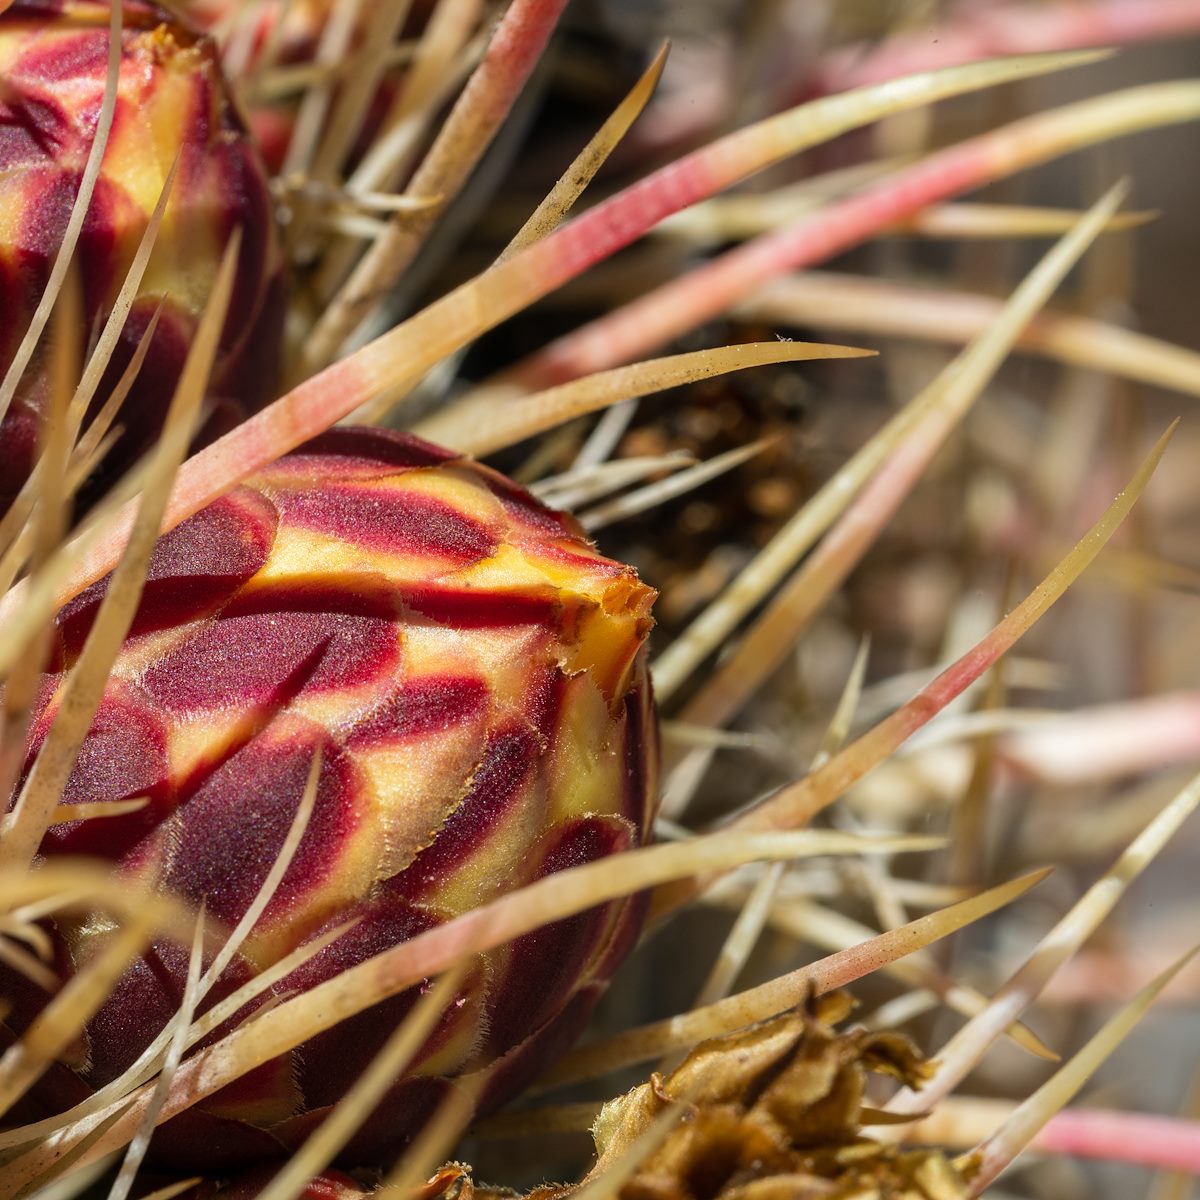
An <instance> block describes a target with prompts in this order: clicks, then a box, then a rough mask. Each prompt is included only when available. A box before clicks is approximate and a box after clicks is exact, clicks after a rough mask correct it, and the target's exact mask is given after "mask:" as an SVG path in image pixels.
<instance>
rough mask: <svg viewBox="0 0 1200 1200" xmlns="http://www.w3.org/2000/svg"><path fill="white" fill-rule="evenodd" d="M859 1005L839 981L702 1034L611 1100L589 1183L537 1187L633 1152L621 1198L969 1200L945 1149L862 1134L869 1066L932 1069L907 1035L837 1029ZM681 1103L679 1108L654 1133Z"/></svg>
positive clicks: (594, 1178)
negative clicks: (657, 1131) (733, 1027)
mask: <svg viewBox="0 0 1200 1200" xmlns="http://www.w3.org/2000/svg"><path fill="white" fill-rule="evenodd" d="M851 1008H852V1001H851V1000H850V999H849V998H848V997H847V996H846V994H845V993H832V994H830V995H827V996H823V997H820V998H819V999H810V1000H809V1001H807V1002H806V1003H805V1004H803V1005H801V1006H799V1007H798V1008H797V1009H795V1010H793V1011H791V1012H787V1013H782V1014H780V1015H779V1016H776V1017H772V1018H771V1019H769V1020H767V1021H764V1022H762V1023H761V1024H759V1025H755V1026H753V1027H751V1028H749V1029H746V1030H742V1031H739V1032H737V1033H733V1034H729V1035H727V1036H724V1037H719V1038H713V1039H712V1040H711V1041H707V1042H704V1043H702V1044H701V1045H700V1046H697V1047H696V1049H695V1050H693V1051H692V1052H691V1054H689V1055H688V1057H687V1059H685V1060H684V1062H683V1063H682V1064H681V1065H680V1066H679V1067H678V1068H677V1069H676V1070H674V1071H672V1072H671V1073H670V1074H669V1075H667V1076H665V1077H664V1076H662V1075H659V1074H658V1073H655V1074H654V1075H652V1076H651V1078H650V1081H649V1082H648V1083H644V1084H641V1085H640V1086H639V1087H636V1088H634V1089H633V1090H632V1091H631V1092H628V1093H626V1094H625V1095H624V1096H621V1097H618V1098H617V1099H615V1100H611V1101H609V1103H608V1104H606V1105H605V1106H604V1108H603V1109H602V1110H601V1113H600V1116H599V1118H598V1119H597V1121H596V1124H595V1125H594V1126H593V1129H592V1133H593V1136H594V1138H595V1141H596V1149H597V1152H598V1154H599V1160H598V1162H597V1163H596V1165H595V1167H594V1168H593V1170H592V1172H591V1173H590V1174H589V1175H588V1176H587V1178H586V1179H585V1180H584V1181H583V1182H582V1183H581V1184H580V1185H578V1186H573V1187H564V1188H541V1189H537V1190H536V1191H534V1192H532V1193H531V1194H530V1196H529V1198H528V1200H565V1198H566V1197H569V1196H573V1195H579V1196H580V1197H581V1198H582V1197H583V1196H584V1195H587V1194H589V1190H590V1188H592V1187H595V1188H597V1189H599V1188H601V1187H603V1185H604V1182H605V1179H606V1176H607V1175H608V1173H609V1172H610V1171H616V1170H621V1169H626V1170H627V1169H628V1165H629V1162H630V1160H631V1159H637V1158H638V1157H640V1158H641V1161H640V1163H639V1164H638V1165H637V1166H636V1167H634V1169H633V1171H632V1174H630V1175H629V1177H628V1178H627V1179H626V1180H625V1182H624V1183H623V1184H622V1185H621V1186H620V1188H619V1190H618V1191H617V1192H616V1193H615V1194H616V1195H618V1196H620V1198H621V1200H784V1198H789V1200H790V1198H793V1197H809V1196H812V1197H824V1196H850V1195H855V1196H857V1195H860V1194H861V1195H874V1196H887V1197H894V1198H895V1200H965V1198H966V1197H967V1196H968V1195H969V1191H968V1187H967V1184H966V1182H965V1181H964V1180H963V1178H962V1177H961V1176H960V1174H959V1173H958V1171H957V1170H956V1168H955V1167H954V1166H953V1165H952V1164H951V1163H950V1162H949V1161H948V1160H947V1159H946V1158H945V1157H944V1156H943V1155H942V1154H941V1153H940V1152H938V1151H936V1150H923V1149H922V1150H911V1149H901V1148H899V1147H896V1146H892V1145H887V1144H884V1143H881V1142H877V1141H874V1140H873V1139H872V1138H870V1137H869V1136H867V1135H866V1134H864V1132H863V1126H864V1124H869V1122H870V1120H871V1119H872V1117H873V1113H872V1112H871V1111H870V1110H869V1109H868V1107H867V1104H866V1092H867V1083H868V1079H869V1077H870V1076H872V1075H888V1076H891V1077H893V1078H895V1079H899V1080H901V1081H902V1082H905V1083H908V1084H911V1085H913V1086H917V1085H919V1084H920V1082H921V1080H922V1079H923V1078H924V1077H925V1074H926V1068H925V1065H924V1063H923V1061H922V1059H921V1057H920V1055H919V1053H918V1051H917V1049H916V1047H915V1046H913V1045H912V1043H911V1042H909V1041H908V1039H907V1038H905V1037H903V1036H902V1035H900V1034H896V1033H888V1032H884V1033H875V1032H871V1031H868V1030H865V1029H857V1030H850V1031H847V1032H841V1033H839V1032H837V1031H836V1030H835V1029H834V1028H833V1026H834V1025H835V1024H837V1023H838V1022H840V1021H842V1020H843V1019H844V1018H845V1017H846V1016H847V1014H848V1013H849V1012H850V1009H851ZM673 1108H678V1109H679V1119H678V1120H676V1121H674V1122H673V1123H672V1124H670V1125H669V1127H668V1129H667V1130H666V1132H665V1134H664V1135H662V1136H661V1137H659V1138H658V1139H653V1133H652V1130H653V1127H654V1125H655V1123H656V1122H658V1121H662V1120H664V1118H665V1120H666V1121H668V1122H670V1113H671V1111H672V1109H673ZM648 1135H649V1137H650V1139H651V1140H652V1141H653V1143H654V1144H653V1148H652V1149H650V1150H649V1153H646V1149H647V1145H646V1143H647V1138H648ZM489 1194H490V1193H488V1192H486V1191H483V1192H481V1191H480V1189H475V1195H476V1196H479V1195H489Z"/></svg>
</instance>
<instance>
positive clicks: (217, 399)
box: [0, 0, 283, 511]
mask: <svg viewBox="0 0 1200 1200" xmlns="http://www.w3.org/2000/svg"><path fill="white" fill-rule="evenodd" d="M110 11H111V5H110V4H108V3H101V2H100V0H16V2H15V3H13V4H11V5H9V6H7V7H6V8H5V9H4V11H3V12H2V13H0V74H2V76H3V89H2V90H0V163H2V164H3V170H2V171H0V311H2V312H3V313H4V321H3V324H2V326H0V374H2V373H3V372H4V371H5V370H7V369H8V366H9V364H10V363H11V362H12V360H13V356H14V354H15V353H16V350H17V347H18V345H19V344H20V342H21V339H22V337H23V336H24V334H25V331H26V329H27V328H28V326H29V323H30V318H31V317H32V315H33V312H34V309H35V308H36V306H37V303H38V301H39V299H40V297H41V295H42V292H43V290H44V288H45V286H46V282H47V279H48V277H49V273H50V269H51V265H52V264H53V262H54V259H55V257H56V255H57V253H58V250H59V246H60V245H61V243H62V240H63V234H64V231H65V229H66V226H67V222H68V219H69V216H70V213H71V208H72V205H73V203H74V201H75V197H76V195H77V193H78V191H79V187H80V183H81V181H82V178H83V172H84V167H85V164H86V162H87V159H88V154H89V152H90V150H91V147H92V143H93V141H94V140H95V136H96V128H97V122H98V120H99V116H100V110H101V105H102V101H103V97H104V91H105V78H106V73H107V59H108V45H109V34H108V29H109V13H110ZM122 22H123V24H122V33H121V60H120V75H119V82H118V86H117V94H116V107H115V111H114V115H113V122H112V129H111V132H110V134H109V137H108V142H107V146H106V148H105V153H104V158H103V161H102V165H101V169H100V174H99V177H98V179H97V180H96V185H95V190H94V192H93V194H92V197H91V203H90V206H89V208H88V211H87V216H86V218H85V220H84V224H83V229H82V234H81V236H80V239H79V243H78V245H77V247H76V250H75V254H74V259H73V261H74V263H75V264H76V266H77V267H78V271H79V276H80V279H81V283H82V291H83V317H84V320H83V322H82V324H81V328H80V332H79V338H80V341H79V346H78V350H79V351H80V352H81V353H82V352H84V351H85V350H86V349H87V347H88V346H89V345H90V342H91V339H92V338H93V336H94V333H95V330H96V329H97V328H98V326H99V323H100V322H102V321H103V320H104V319H105V318H106V317H107V316H108V314H109V312H110V311H111V309H112V306H113V302H114V300H115V299H116V296H117V293H118V291H119V289H120V287H121V285H122V283H123V282H124V280H125V276H126V273H127V271H128V269H129V266H130V264H131V262H132V261H133V257H134V254H135V252H136V250H137V247H138V243H139V241H140V239H141V237H142V235H143V233H144V232H145V229H146V226H147V224H148V222H149V220H150V216H151V214H152V212H153V211H154V208H155V205H156V204H157V202H158V199H159V195H160V193H161V191H162V188H163V185H164V183H165V181H166V179H167V176H168V173H169V171H170V169H171V165H172V163H173V162H174V161H175V160H176V157H178V159H179V168H178V174H177V176H176V179H175V184H174V187H173V189H172V192H171V197H170V201H169V203H168V206H167V209H166V213H165V216H164V219H163V223H162V226H161V228H160V229H159V232H158V237H157V240H156V242H155V247H154V252H153V254H152V256H151V259H150V262H149V265H148V267H147V269H146V272H145V275H144V276H143V278H142V282H141V286H140V288H139V290H138V294H137V296H136V298H135V300H134V304H133V308H132V311H131V312H130V314H129V316H128V318H127V319H126V321H125V323H124V329H123V332H122V335H121V340H120V342H119V344H118V346H117V348H116V350H115V352H114V354H113V357H112V360H111V362H110V365H109V368H108V370H107V372H106V374H105V378H104V380H103V382H102V383H101V386H100V389H99V393H98V395H97V396H96V398H95V401H94V403H93V410H95V409H97V408H98V407H99V405H100V404H101V403H103V401H104V399H105V398H106V397H107V395H108V394H110V393H111V391H112V389H113V387H114V386H115V385H116V382H117V380H118V379H119V378H120V376H121V372H122V371H123V370H124V369H125V367H126V366H127V365H128V363H129V361H130V359H131V358H132V356H133V352H134V349H135V347H136V346H137V344H138V341H139V340H140V339H141V337H142V335H143V334H144V332H145V331H146V327H147V325H148V323H149V321H150V319H151V317H152V314H153V313H154V311H155V309H156V308H157V307H158V305H159V303H160V301H162V302H163V304H164V308H163V312H162V316H161V318H160V321H159V325H158V328H157V330H156V332H155V335H154V338H153V340H152V343H151V345H150V348H149V352H148V354H147V357H146V361H145V362H144V363H143V365H142V368H141V371H140V373H139V375H138V378H137V380H136V381H135V383H134V385H133V388H132V390H131V392H130V394H129V395H128V397H127V398H126V401H125V403H124V405H123V408H122V411H121V414H120V415H119V417H118V419H117V420H118V424H119V425H120V426H121V427H122V429H123V430H124V433H123V436H122V437H121V439H120V441H119V442H118V443H117V445H116V446H115V447H114V448H113V449H112V450H111V451H110V453H109V455H108V458H107V460H106V462H105V464H104V467H103V469H102V472H101V475H100V478H99V479H97V481H96V487H97V488H100V487H103V486H105V485H106V484H108V483H111V482H112V480H113V479H114V478H116V477H117V476H118V475H119V474H120V473H121V472H122V471H124V470H125V469H126V468H127V467H129V465H130V464H131V463H132V462H133V460H134V459H135V458H136V456H137V455H138V454H140V453H141V452H142V451H144V450H145V449H146V448H147V447H148V446H150V445H151V444H152V443H153V441H154V439H155V437H156V436H157V434H158V432H159V430H160V429H161V427H162V421H163V418H164V415H165V407H166V403H167V401H168V400H169V399H170V396H171V394H172V391H173V389H174V385H175V381H176V379H177V378H178V375H179V372H180V370H181V368H182V365H183V360H184V357H185V355H186V353H187V348H188V345H189V343H190V340H191V336H192V333H193V331H194V328H195V325H196V322H197V321H198V319H199V314H200V311H201V309H202V307H203V305H204V302H205V301H206V299H207V298H208V294H209V291H210V288H211V285H212V281H213V278H214V276H215V274H216V270H217V267H218V265H219V262H220V258H221V253H222V251H223V249H224V246H225V243H226V242H227V241H228V239H229V237H230V235H231V234H232V232H233V231H234V229H240V230H241V236H242V242H241V249H240V260H239V264H238V278H237V285H236V287H235V289H234V299H233V302H232V304H231V307H230V311H229V314H228V318H227V320H226V323H225V329H224V334H223V338H222V343H221V348H220V353H219V356H218V359H217V363H216V366H215V370H214V375H213V381H212V396H211V397H210V415H209V417H208V423H207V425H206V427H205V429H204V430H203V431H202V435H201V436H202V438H203V439H204V440H208V439H210V438H212V437H215V436H216V435H218V434H220V433H222V432H224V431H225V429H227V428H229V427H230V426H231V425H232V424H233V423H235V422H236V421H237V420H238V419H240V418H241V417H242V416H243V415H245V414H246V412H247V411H249V410H251V409H253V408H256V407H258V406H259V405H260V404H261V403H263V402H264V401H265V400H266V399H269V398H270V391H271V389H272V387H273V385H274V376H275V371H276V365H277V364H276V360H277V357H278V350H279V342H280V337H281V333H282V318H283V294H282V276H281V263H282V258H281V254H280V250H279V246H278V239H277V235H276V230H275V226H274V217H273V213H272V205H271V199H270V194H269V191H268V183H267V177H266V174H265V171H264V169H263V166H262V164H261V162H260V161H259V157H258V154H257V151H256V150H255V149H254V147H253V145H252V144H251V142H250V140H249V138H248V137H247V136H246V133H245V131H244V129H243V126H242V124H241V121H240V119H239V117H238V116H237V114H236V112H235V111H234V108H233V105H232V103H231V101H230V97H229V94H228V90H227V88H226V85H225V82H224V80H223V78H222V75H221V71H220V67H219V64H218V61H217V56H216V51H215V48H214V46H213V43H212V42H211V40H210V39H208V38H206V37H201V36H200V35H198V34H196V33H194V32H193V31H191V30H190V29H188V28H187V27H186V26H184V25H182V24H181V23H180V22H178V21H176V20H175V19H173V18H172V17H171V16H170V14H169V13H167V12H166V11H165V10H164V9H161V8H159V7H158V6H157V5H154V4H150V3H145V2H143V0H126V2H125V3H124V4H123V5H122ZM48 341H49V339H48V338H46V337H45V336H43V338H42V340H41V344H40V346H39V349H38V351H37V352H36V353H35V356H34V358H33V360H32V361H31V363H30V364H29V367H28V368H27V369H26V371H25V373H24V375H23V377H22V379H21V381H20V384H19V387H18V390H17V392H16V395H15V397H14V399H13V402H12V405H11V407H10V408H9V410H8V412H7V414H5V416H4V420H3V423H2V424H0V511H3V509H5V508H7V506H8V505H9V504H10V503H11V501H12V497H13V495H14V494H15V492H16V490H17V489H18V488H19V487H20V485H21V484H22V483H23V482H24V480H25V479H26V478H27V477H28V475H29V472H30V470H31V468H32V465H33V460H34V455H35V453H36V448H37V439H38V425H39V422H40V419H41V414H42V413H43V411H44V409H45V406H46V401H47V391H48V387H49V383H48V372H47V369H46V358H47V350H46V347H47V345H48Z"/></svg>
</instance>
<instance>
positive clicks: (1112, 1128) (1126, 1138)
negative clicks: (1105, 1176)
mask: <svg viewBox="0 0 1200 1200" xmlns="http://www.w3.org/2000/svg"><path fill="white" fill-rule="evenodd" d="M1033 1146H1034V1149H1036V1150H1041V1151H1044V1152H1046V1153H1049V1154H1072V1155H1075V1156H1076V1157H1078V1158H1098V1159H1106V1160H1108V1161H1110V1162H1122V1163H1134V1164H1137V1165H1139V1166H1146V1167H1159V1168H1164V1169H1166V1170H1172V1171H1190V1172H1191V1173H1192V1174H1194V1175H1200V1122H1196V1121H1188V1120H1185V1119H1183V1118H1182V1117H1159V1116H1152V1115H1149V1114H1145V1113H1123V1112H1113V1111H1107V1110H1104V1109H1073V1108H1067V1109H1064V1110H1063V1111H1062V1112H1060V1113H1059V1114H1058V1115H1057V1116H1056V1117H1054V1118H1052V1119H1051V1121H1050V1122H1049V1124H1047V1126H1046V1127H1045V1129H1043V1130H1042V1132H1041V1133H1040V1134H1038V1136H1037V1138H1036V1140H1035V1141H1034V1143H1033Z"/></svg>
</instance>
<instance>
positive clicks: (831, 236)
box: [505, 102, 1119, 389]
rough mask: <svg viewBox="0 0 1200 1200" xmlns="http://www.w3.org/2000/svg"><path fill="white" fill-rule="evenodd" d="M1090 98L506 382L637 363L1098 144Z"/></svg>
mask: <svg viewBox="0 0 1200 1200" xmlns="http://www.w3.org/2000/svg"><path fill="white" fill-rule="evenodd" d="M1088 103H1090V102H1085V104H1084V105H1072V106H1069V107H1067V108H1063V109H1058V110H1056V111H1055V112H1053V113H1049V114H1042V115H1038V116H1033V117H1028V118H1025V119H1024V120H1020V121H1016V122H1014V123H1012V124H1010V125H1007V126H1005V127H1004V128H1002V129H998V130H995V131H993V132H991V133H987V134H983V135H981V136H979V137H974V138H971V139H969V140H967V141H963V142H960V143H958V144H957V145H954V146H951V147H949V148H947V149H945V150H942V151H939V152H938V153H935V154H932V155H930V156H929V157H928V158H926V159H924V160H922V161H921V162H919V163H917V164H915V165H914V166H912V167H909V168H907V169H904V170H901V171H897V172H896V173H894V174H893V175H892V176H890V177H889V178H888V179H885V180H883V181H882V182H880V183H878V184H875V185H873V186H871V187H868V188H865V189H864V190H863V191H861V192H858V193H857V194H855V195H853V196H850V197H848V198H846V199H844V200H841V201H839V202H837V203H834V204H831V205H829V206H828V207H827V208H825V209H823V210H822V211H820V212H817V213H814V214H811V215H809V216H805V217H803V218H801V219H800V220H798V221H796V222H794V223H793V224H791V225H788V226H785V227H784V228H782V229H779V230H775V231H773V232H771V233H768V234H764V235H763V236H761V237H758V238H755V239H753V240H752V241H749V242H746V243H745V244H743V245H741V246H739V247H737V248H736V249H734V250H731V251H729V252H728V253H726V254H724V255H722V256H720V257H719V258H716V259H714V260H713V261H712V262H709V263H707V264H705V265H704V266H702V267H699V268H697V269H696V270H694V271H692V272H690V273H689V274H687V275H683V276H681V277H679V278H677V279H673V280H671V281H669V282H667V283H665V284H663V285H662V286H660V287H658V288H655V289H654V290H653V291H651V292H648V293H647V294H646V295H644V296H641V297H639V298H638V299H637V300H634V301H633V302H631V303H629V304H626V305H625V306H623V307H622V308H619V309H617V310H616V311H615V312H612V313H610V314H608V315H607V316H604V317H601V318H599V319H598V320H595V321H592V322H591V323H590V324H588V325H584V326H583V327H581V328H580V329H577V330H575V331H574V332H572V333H569V334H567V335H565V336H564V337H561V338H559V339H558V340H557V341H555V342H551V343H550V345H548V346H547V347H546V348H545V349H543V350H541V351H539V352H538V353H537V354H535V355H533V356H531V357H530V358H528V359H526V360H525V361H524V362H523V363H521V364H519V365H518V366H517V367H516V368H515V369H514V370H512V371H511V372H507V373H506V375H505V378H506V380H508V381H512V382H515V383H518V384H520V385H522V386H524V387H527V388H530V389H538V388H545V387H552V386H554V385H556V384H560V383H564V382H566V381H568V380H571V379H576V378H578V377H580V376H582V375H587V374H590V373H591V372H594V371H605V370H608V369H610V368H612V367H616V366H619V365H621V364H623V363H627V362H631V361H633V360H634V359H636V358H638V357H639V356H640V355H643V354H646V353H648V352H649V351H652V350H655V349H657V348H658V347H660V346H662V345H664V344H665V343H667V342H669V341H670V340H671V339H672V338H674V337H677V336H678V335H680V334H682V333H685V332H687V331H688V330H690V329H694V328H695V327H696V326H697V325H700V324H702V323H703V322H705V321H707V320H711V319H712V318H713V317H716V316H718V315H720V314H721V313H724V312H726V311H727V310H728V309H730V308H732V307H733V305H735V304H736V303H737V302H738V301H740V300H742V299H744V298H745V297H746V296H748V295H749V294H750V293H751V292H753V291H754V290H755V289H756V288H759V287H761V286H762V285H763V284H765V283H767V282H769V281H770V280H772V279H775V278H778V277H779V276H781V275H783V274H785V273H786V272H788V271H794V270H797V269H799V268H801V267H808V266H812V265H814V264H815V263H819V262H824V261H825V260H827V259H829V258H831V257H832V256H833V255H835V254H839V253H841V252H843V251H845V250H849V249H850V248H852V247H854V246H857V245H860V244H861V243H862V242H864V241H867V240H868V239H869V238H871V237H873V236H875V235H876V234H878V233H879V232H880V231H881V230H883V229H886V228H888V226H890V225H894V224H895V223H896V222H898V221H900V220H901V219H903V218H906V217H909V216H911V215H912V214H913V213H916V212H918V211H919V210H920V209H922V208H924V207H926V206H927V205H929V204H933V203H935V202H937V201H941V200H945V199H946V198H948V197H950V196H955V195H959V194H961V193H963V192H966V191H969V190H971V189H973V188H977V187H980V186H981V185H983V184H984V183H987V182H990V181H991V180H993V179H995V178H998V177H1001V176H1003V175H1006V174H1010V173H1012V172H1014V171H1016V170H1019V169H1022V168H1025V167H1029V166H1032V165H1034V164H1036V163H1039V162H1043V161H1045V160H1047V159H1049V158H1051V157H1054V156H1055V155H1057V154H1062V153H1065V152H1067V151H1069V150H1073V149H1077V148H1080V147H1082V146H1083V145H1086V144H1087V143H1088V142H1089V141H1094V140H1096V138H1097V137H1098V136H1102V133H1100V132H1098V131H1097V130H1096V129H1095V128H1094V127H1092V126H1089V127H1088V128H1087V129H1086V131H1081V132H1079V133H1078V135H1077V134H1076V132H1075V130H1074V129H1073V121H1072V117H1073V116H1074V115H1075V114H1076V113H1079V112H1080V110H1082V109H1084V108H1086V106H1087V104H1088ZM1080 115H1081V117H1082V116H1083V114H1082V113H1080ZM1104 132H1119V130H1117V131H1104Z"/></svg>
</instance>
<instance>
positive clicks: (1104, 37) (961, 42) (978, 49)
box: [805, 0, 1200, 94]
mask: <svg viewBox="0 0 1200 1200" xmlns="http://www.w3.org/2000/svg"><path fill="white" fill-rule="evenodd" d="M1198 31H1200V4H1197V3H1196V0H1091V2H1090V3H1079V0H1070V2H1068V3H1060V4H1003V5H992V6H975V7H973V8H972V9H970V10H969V11H967V12H965V13H963V14H962V15H960V16H958V17H951V18H950V20H948V21H946V22H945V24H942V25H939V26H936V27H935V28H934V29H928V28H922V29H920V30H919V31H914V32H911V33H910V32H904V33H898V34H894V35H893V36H892V37H889V38H887V39H886V40H885V41H883V42H882V43H880V44H879V45H878V46H866V45H861V44H860V45H857V46H844V47H840V48H839V49H837V50H834V51H833V52H831V53H830V54H829V55H828V56H826V57H825V58H824V59H823V60H822V61H821V63H820V64H819V65H818V67H817V72H816V79H815V81H814V80H811V79H810V80H806V81H805V82H806V85H807V86H806V89H805V90H806V93H808V92H809V91H810V89H812V87H813V85H814V82H815V90H816V91H817V93H818V94H824V93H827V92H841V91H845V90H846V89H848V88H854V87H861V86H862V85H863V84H867V83H878V82H880V81H881V80H884V79H899V78H900V77H901V76H902V75H907V74H908V73H909V72H911V71H931V70H934V69H936V68H938V67H951V66H959V65H962V64H963V63H971V62H980V61H981V60H983V59H985V58H1000V57H1003V56H1004V55H1009V54H1030V53H1044V52H1047V51H1060V50H1086V49H1090V48H1092V47H1097V46H1128V45H1132V44H1134V43H1136V42H1148V41H1153V40H1155V39H1158V38H1167V37H1171V36H1173V35H1177V34H1188V33H1196V32H1198Z"/></svg>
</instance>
